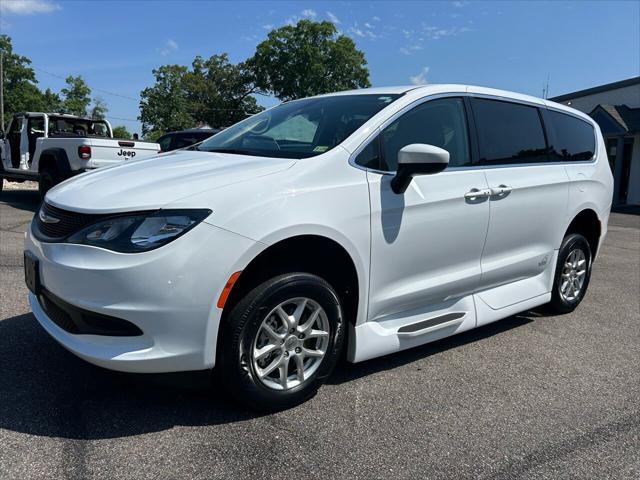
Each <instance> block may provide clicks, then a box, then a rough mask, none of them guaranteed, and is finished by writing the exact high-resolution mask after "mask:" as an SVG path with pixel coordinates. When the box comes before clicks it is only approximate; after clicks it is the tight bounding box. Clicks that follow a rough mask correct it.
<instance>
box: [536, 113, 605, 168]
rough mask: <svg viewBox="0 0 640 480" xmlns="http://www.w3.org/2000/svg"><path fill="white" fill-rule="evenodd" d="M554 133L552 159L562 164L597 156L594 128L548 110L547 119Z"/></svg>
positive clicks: (583, 122) (569, 116)
mask: <svg viewBox="0 0 640 480" xmlns="http://www.w3.org/2000/svg"><path fill="white" fill-rule="evenodd" d="M546 118H547V119H548V121H549V123H550V124H551V125H549V128H550V129H551V130H552V131H553V137H552V138H553V143H554V144H553V145H552V146H551V155H552V157H551V159H552V160H556V161H561V162H571V161H580V160H590V159H591V158H592V157H593V155H594V154H595V148H596V142H595V135H594V132H593V126H591V125H590V124H589V123H587V122H585V121H584V120H580V119H578V118H576V117H573V116H571V115H566V114H564V113H560V112H555V111H553V110H548V116H547V117H546Z"/></svg>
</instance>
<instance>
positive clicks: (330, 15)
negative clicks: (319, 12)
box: [326, 12, 340, 25]
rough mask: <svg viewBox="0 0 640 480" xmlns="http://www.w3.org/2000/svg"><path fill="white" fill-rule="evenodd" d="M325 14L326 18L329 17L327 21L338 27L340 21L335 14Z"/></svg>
mask: <svg viewBox="0 0 640 480" xmlns="http://www.w3.org/2000/svg"><path fill="white" fill-rule="evenodd" d="M326 14H327V17H329V20H330V21H331V22H332V23H335V24H336V25H339V24H340V19H339V18H338V17H337V16H336V14H335V13H333V12H326Z"/></svg>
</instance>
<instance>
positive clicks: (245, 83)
mask: <svg viewBox="0 0 640 480" xmlns="http://www.w3.org/2000/svg"><path fill="white" fill-rule="evenodd" d="M184 85H185V90H186V92H187V98H188V99H189V102H190V104H191V108H192V109H193V117H194V119H195V120H196V121H197V122H199V123H203V124H207V125H210V126H213V127H224V126H228V125H232V124H234V123H236V122H238V121H240V120H242V119H244V118H246V117H247V115H251V114H254V113H257V112H259V111H261V110H262V107H260V106H259V105H258V102H256V99H255V98H254V97H252V96H251V94H253V93H255V92H256V91H257V88H256V87H255V85H254V84H253V74H252V72H251V71H250V70H249V69H248V67H247V65H246V64H244V63H240V64H237V65H234V64H232V63H229V57H228V55H227V54H226V53H223V54H221V55H212V56H211V57H210V58H208V59H206V60H205V59H204V58H202V57H200V56H197V57H196V58H195V59H194V60H193V63H192V70H191V71H189V72H187V73H186V74H185V77H184Z"/></svg>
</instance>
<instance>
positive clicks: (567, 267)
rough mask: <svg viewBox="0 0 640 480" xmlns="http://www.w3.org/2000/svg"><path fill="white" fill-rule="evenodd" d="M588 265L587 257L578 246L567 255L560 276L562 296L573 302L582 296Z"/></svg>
mask: <svg viewBox="0 0 640 480" xmlns="http://www.w3.org/2000/svg"><path fill="white" fill-rule="evenodd" d="M587 266H588V265H587V257H586V255H585V253H584V252H583V251H582V249H580V248H576V249H574V250H572V251H571V252H570V253H569V255H567V258H566V260H565V262H564V266H563V268H562V274H561V276H560V296H561V297H562V299H563V300H565V301H566V302H573V301H575V300H576V299H577V298H578V297H579V296H580V293H581V292H582V287H583V286H584V280H585V278H586V274H587Z"/></svg>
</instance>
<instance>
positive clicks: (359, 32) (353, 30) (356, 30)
mask: <svg viewBox="0 0 640 480" xmlns="http://www.w3.org/2000/svg"><path fill="white" fill-rule="evenodd" d="M349 33H352V34H353V35H356V36H358V37H364V36H365V34H364V32H363V31H362V30H360V29H359V28H358V27H350V28H349Z"/></svg>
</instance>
